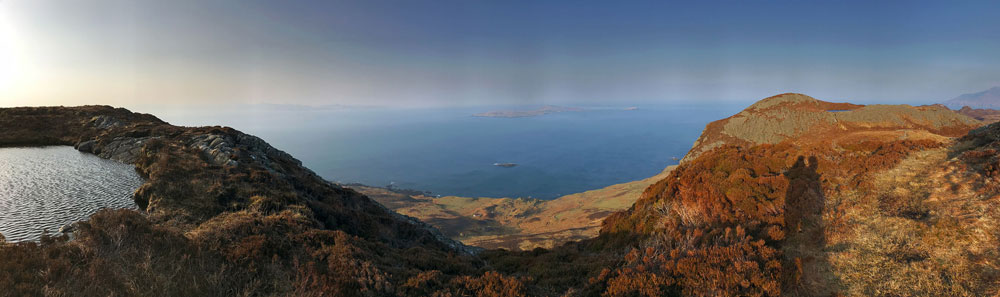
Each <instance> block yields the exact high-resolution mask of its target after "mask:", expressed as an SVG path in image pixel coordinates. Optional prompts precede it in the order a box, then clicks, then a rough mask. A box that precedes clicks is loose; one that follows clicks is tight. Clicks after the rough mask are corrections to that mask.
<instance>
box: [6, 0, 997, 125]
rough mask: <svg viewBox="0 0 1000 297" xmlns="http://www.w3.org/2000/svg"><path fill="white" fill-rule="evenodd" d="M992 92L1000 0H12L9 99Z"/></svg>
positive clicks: (618, 100) (648, 99)
mask: <svg viewBox="0 0 1000 297" xmlns="http://www.w3.org/2000/svg"><path fill="white" fill-rule="evenodd" d="M626 2H627V4H623V3H626ZM690 2H698V4H692V3H690ZM612 3H613V4H612ZM997 85H1000V1H986V2H981V3H973V2H964V3H960V2H956V1H935V2H927V3H921V2H914V1H899V2H895V1H857V2H852V1H788V2H783V1H732V2H728V1H683V2H676V3H667V1H655V2H634V1H600V2H596V1H595V2H589V1H523V2H522V1H468V0H456V1H444V0H436V1H410V0H400V1H377V0H359V1H344V2H341V1H245V0H241V1H179V0H170V1H136V0H123V1H114V0H108V1H90V0H76V1H69V0H66V1H46V0H0V105H3V106H11V105H53V104H61V105H79V104H112V105H126V106H129V105H137V104H175V103H176V104H199V103H222V104H230V103H295V104H310V105H313V104H347V105H403V106H426V105H432V106H444V105H479V104H538V103H550V104H612V105H613V104H629V103H652V102H682V101H706V100H726V101H743V100H755V99H760V98H763V97H766V96H769V95H773V94H777V93H782V92H802V93H806V94H810V95H812V96H814V97H817V98H820V99H827V100H852V101H860V102H914V103H923V102H933V101H942V100H944V99H949V98H952V97H955V96H957V95H959V94H961V93H970V92H976V91H981V90H985V89H987V88H989V87H992V86H997Z"/></svg>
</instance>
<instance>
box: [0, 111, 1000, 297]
mask: <svg viewBox="0 0 1000 297" xmlns="http://www.w3.org/2000/svg"><path fill="white" fill-rule="evenodd" d="M802 97H803V95H795V96H790V95H783V96H776V97H772V98H769V99H770V100H768V99H766V100H764V101H762V102H760V103H758V104H755V105H754V106H751V108H749V109H748V110H747V111H745V112H744V113H741V114H744V116H750V117H749V118H744V119H743V123H750V124H753V123H764V124H763V125H760V126H754V125H750V124H748V125H750V128H747V129H749V130H746V131H751V132H752V131H758V130H757V129H759V128H766V127H769V126H768V125H771V124H773V123H779V124H780V123H782V121H781V118H780V117H778V116H780V115H794V117H793V121H791V123H798V124H801V123H799V122H798V120H803V119H806V118H809V116H803V114H806V113H816V112H822V113H823V114H824V115H823V116H821V117H822V118H827V116H826V115H825V114H826V113H829V112H828V111H826V110H828V109H851V110H853V111H848V112H838V113H842V114H843V115H836V116H833V117H832V118H831V119H833V120H835V121H834V124H830V125H827V124H823V126H822V127H821V128H822V129H820V128H815V126H811V127H814V128H803V129H793V130H789V131H808V133H804V132H803V133H800V132H794V133H791V134H786V133H778V134H773V133H772V134H767V135H764V136H761V137H762V138H760V139H766V140H765V141H763V143H757V142H756V141H750V140H753V139H757V138H753V137H756V136H754V135H750V134H745V135H744V134H740V133H742V132H739V131H743V130H742V129H744V128H740V127H731V128H733V129H729V130H726V131H728V132H726V133H722V132H723V130H712V129H707V131H706V135H703V137H702V139H701V140H700V141H699V144H696V148H698V147H701V146H702V145H707V146H705V147H702V148H704V150H700V151H699V152H698V153H697V154H696V155H697V157H691V158H685V161H684V162H683V164H682V165H681V166H679V167H677V168H676V169H674V170H673V171H671V172H669V174H667V175H666V176H665V177H663V178H662V179H660V180H658V181H656V182H655V183H652V184H651V185H650V186H649V187H647V188H646V189H645V191H643V193H642V195H641V196H640V198H639V199H638V200H637V201H636V203H635V204H634V205H632V206H631V208H629V209H628V210H626V211H622V212H618V213H615V214H613V215H611V216H609V217H608V218H607V219H605V220H604V222H603V224H602V225H601V232H600V235H599V236H598V237H597V238H594V239H590V240H583V241H580V242H569V243H567V244H565V245H561V246H558V247H555V248H552V249H542V248H536V249H532V250H525V251H507V250H488V251H482V252H480V253H478V254H473V253H469V252H471V251H473V250H472V249H470V248H468V247H465V246H462V245H460V244H458V243H456V242H453V241H450V240H448V239H447V238H445V237H444V236H442V235H441V234H440V233H437V232H436V231H435V230H434V229H433V228H430V227H429V226H427V225H425V224H423V223H420V222H418V221H416V220H414V219H412V218H409V217H406V216H402V215H399V214H396V213H394V212H392V211H390V210H388V209H386V208H385V207H383V206H381V205H380V204H378V203H376V202H374V201H372V200H370V199H368V198H367V197H365V196H364V195H361V194H359V193H357V192H355V191H353V190H350V189H345V188H342V187H339V186H337V185H333V184H330V183H328V182H326V181H323V180H322V179H320V178H319V177H317V176H316V175H315V174H314V173H312V172H311V171H309V170H308V169H305V168H303V167H302V166H301V164H300V163H298V161H297V160H295V159H294V158H292V157H291V156H288V155H287V154H285V153H283V152H281V151H279V150H276V149H274V148H272V147H270V146H269V145H267V144H266V143H264V142H263V141H261V140H259V139H257V138H255V137H252V136H249V135H245V134H243V133H240V132H238V131H235V130H233V129H230V128H222V127H203V128H183V127H174V126H170V125H168V124H166V123H163V122H161V121H159V120H157V119H155V118H154V117H152V116H148V115H134V114H131V113H128V112H127V111H123V110H118V109H112V108H108V107H80V108H19V109H0V127H2V128H3V129H2V130H0V131H2V132H0V144H2V145H28V144H31V145H41V144H65V145H77V146H78V147H80V149H81V150H84V151H88V152H93V153H95V154H99V155H101V156H104V157H108V158H114V159H120V160H129V162H131V163H133V164H135V165H136V166H137V170H139V171H140V172H141V173H142V174H143V175H144V176H145V177H147V179H148V180H147V183H146V184H145V185H143V186H142V188H140V189H139V190H138V191H137V193H136V200H137V203H138V204H139V205H140V206H142V208H143V212H136V211H129V210H114V211H112V210H105V211H101V212H99V213H98V214H95V215H94V216H92V217H91V218H90V219H89V220H87V221H84V222H81V223H79V224H78V228H77V231H75V232H74V233H73V234H71V235H72V236H57V237H45V238H43V240H41V242H38V243H32V242H23V243H15V244H10V243H0V288H4V289H5V290H0V296H237V295H238V296H689V295H694V296H775V295H790V296H800V295H809V296H833V295H852V296H988V295H996V294H998V293H1000V273H998V271H1000V262H998V261H997V259H1000V251H998V250H997V249H996V247H997V246H1000V240H998V239H1000V231H997V228H996V226H998V225H1000V222H998V221H997V220H998V218H1000V205H998V204H1000V186H996V185H997V184H1000V183H998V181H997V180H996V179H997V178H1000V177H998V175H1000V159H998V157H997V155H996V152H998V151H1000V124H998V125H992V126H988V127H984V128H980V129H976V130H974V131H972V132H968V130H969V129H972V127H973V126H974V125H973V124H972V123H973V122H970V121H969V119H968V118H967V117H964V116H960V115H957V116H956V115H954V114H946V113H944V112H945V111H942V110H939V109H937V108H936V107H908V106H903V107H892V106H874V107H872V106H866V107H860V106H857V105H850V104H832V105H831V104H830V103H825V102H822V101H818V100H815V99H811V98H808V99H809V100H803V98H802ZM806 98H807V97H806ZM810 100H813V101H810ZM949 112H950V111H949ZM878 114H882V115H881V116H878V117H876V116H877V115H878ZM754 116H767V117H770V118H769V119H756V118H753V117H754ZM731 119H732V118H731ZM820 122H821V123H828V122H825V120H820ZM810 123H813V122H808V123H806V124H810ZM786 124H787V123H786ZM720 125H721V126H720ZM720 125H717V126H718V127H724V126H726V125H727V123H723V124H720ZM712 127H716V126H713V125H709V128H712ZM720 129H721V128H720ZM734 129H735V130H734ZM713 131H714V132H718V133H720V134H710V133H709V132H713ZM734 131H735V132H734ZM781 131H783V130H781ZM714 132H713V133H714ZM730 132H732V133H730ZM737 132H739V133H737ZM967 132H968V133H967ZM727 133H729V134H727ZM966 133H967V134H968V135H967V136H965V137H963V138H961V139H958V140H957V141H956V140H954V139H952V138H950V137H953V136H960V135H965V134H966ZM720 135H721V136H720ZM734 135H735V136H734ZM741 135H743V136H741ZM768 135H769V136H768ZM750 136H753V137H750ZM758 136H760V135H758ZM741 137H742V138H741ZM772 138H773V139H772ZM709 146H710V147H709ZM408 196H409V197H402V198H400V199H404V198H405V199H416V198H414V196H412V195H408ZM447 201H448V200H442V201H441V202H442V203H444V202H447ZM461 201H464V202H468V201H465V200H461ZM567 201H569V200H567ZM483 202H490V201H483ZM493 202H495V201H493ZM393 203H404V204H405V203H410V201H403V200H399V201H395V202H393ZM491 203H492V202H491ZM387 204H390V205H391V203H387ZM567 205H570V206H569V207H568V208H572V205H575V204H572V203H571V204H567ZM481 206H482V207H476V208H472V211H471V212H470V214H472V213H478V214H484V215H486V217H490V218H492V219H497V218H503V216H504V213H506V212H497V211H496V210H497V209H500V208H502V207H505V206H504V205H502V203H493V204H490V205H481ZM446 210H449V211H453V210H450V209H446ZM605 211H606V210H605ZM463 215H465V214H463ZM592 215H593V213H585V215H584V216H580V218H586V219H592V218H591V216H592ZM525 217H527V215H526V216H525ZM69 237H73V239H72V240H70V239H69ZM0 242H2V240H0Z"/></svg>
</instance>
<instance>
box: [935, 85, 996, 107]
mask: <svg viewBox="0 0 1000 297" xmlns="http://www.w3.org/2000/svg"><path fill="white" fill-rule="evenodd" d="M945 105H948V106H950V107H953V108H959V107H962V106H969V107H972V108H1000V87H992V88H990V89H989V90H986V91H982V92H978V93H970V94H962V95H960V96H958V97H955V98H952V99H951V100H948V101H946V102H945Z"/></svg>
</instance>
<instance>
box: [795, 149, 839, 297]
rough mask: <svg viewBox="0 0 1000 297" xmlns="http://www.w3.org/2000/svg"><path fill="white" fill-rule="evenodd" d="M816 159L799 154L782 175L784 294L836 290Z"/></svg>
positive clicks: (817, 292) (825, 294) (812, 294)
mask: <svg viewBox="0 0 1000 297" xmlns="http://www.w3.org/2000/svg"><path fill="white" fill-rule="evenodd" d="M818 165H819V160H817V158H816V157H815V156H811V157H809V159H808V162H807V161H806V158H805V157H804V156H799V158H798V160H797V161H796V162H795V164H794V165H792V168H790V169H789V170H788V171H787V172H785V178H787V179H788V192H787V193H786V195H785V232H786V235H787V236H786V238H785V242H784V243H783V244H782V251H783V252H784V263H783V265H782V266H783V268H784V272H783V274H784V275H783V276H782V292H783V295H784V296H830V295H831V294H832V293H833V291H835V290H836V284H835V283H833V282H835V279H836V278H835V277H833V274H832V271H831V267H830V263H829V259H828V258H827V256H826V253H824V251H823V247H824V246H826V234H825V232H824V225H825V224H824V222H823V211H824V207H825V204H826V197H824V196H823V187H822V183H821V182H820V174H819V173H818V172H817V171H816V168H817V166H818Z"/></svg>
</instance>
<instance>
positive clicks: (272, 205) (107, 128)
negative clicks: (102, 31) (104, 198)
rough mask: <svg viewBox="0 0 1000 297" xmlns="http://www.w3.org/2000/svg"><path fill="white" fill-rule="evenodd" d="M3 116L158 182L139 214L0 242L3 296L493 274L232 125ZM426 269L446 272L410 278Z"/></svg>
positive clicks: (412, 290) (355, 289) (314, 289)
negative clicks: (34, 238) (36, 238)
mask: <svg viewBox="0 0 1000 297" xmlns="http://www.w3.org/2000/svg"><path fill="white" fill-rule="evenodd" d="M0 127H2V129H0V145H4V146H13V145H18V146H24V145H74V146H76V147H77V148H78V149H79V150H81V151H84V152H90V153H94V154H96V155H98V156H101V157H104V158H109V159H113V160H118V161H122V162H126V163H130V164H134V165H135V166H136V170H137V171H138V172H139V173H140V174H141V175H142V176H143V177H144V178H145V179H146V183H145V184H144V185H143V186H142V187H140V188H139V189H138V190H137V191H136V193H135V200H136V203H137V204H138V205H139V207H140V208H141V209H142V211H141V212H136V211H132V210H104V211H100V212H98V213H97V214H95V215H93V216H92V217H91V218H90V219H89V220H87V221H83V222H79V223H77V224H75V225H74V226H73V227H72V228H70V230H72V231H70V232H68V233H67V234H63V235H58V236H54V237H46V238H43V239H42V241H41V242H40V244H36V243H33V242H23V243H17V244H3V243H0V287H2V288H5V289H4V290H3V292H0V296H43V295H44V296H53V295H56V296H60V295H61V296H67V295H72V296H234V295H246V296H250V295H253V296H265V295H296V296H318V295H320V293H324V292H325V294H333V295H356V294H363V295H413V294H424V293H419V292H424V291H425V290H429V291H428V292H433V291H441V292H451V291H453V290H461V291H465V290H467V289H466V288H465V286H466V285H467V284H469V283H470V282H477V281H485V280H481V279H480V278H479V277H480V276H483V275H484V274H483V273H484V272H485V270H482V269H481V262H480V261H477V260H476V258H475V257H474V256H473V255H472V253H473V252H475V251H476V249H473V248H469V247H466V246H464V245H462V244H460V243H458V242H455V241H452V240H450V239H448V238H447V237H444V236H442V235H441V234H440V232H438V231H437V230H436V229H434V228H432V227H430V226H428V225H426V224H424V223H422V222H419V221H417V220H415V219H413V218H409V217H405V216H402V215H399V214H397V213H395V212H392V211H390V210H388V209H386V208H384V207H382V206H381V205H380V204H378V203H376V202H374V201H372V200H371V199H368V198H367V197H365V196H364V195H361V194H359V193H357V192H355V191H353V190H350V189H345V188H342V187H339V186H337V185H334V184H331V183H329V182H326V181H324V180H323V179H321V178H319V177H318V176H317V175H316V174H315V173H313V172H312V171H310V170H309V169H306V168H304V167H302V166H301V163H300V162H299V161H298V160H296V159H295V158H293V157H291V156H290V155H288V154H286V153H284V152H282V151H280V150H278V149H275V148H273V147H271V146H270V145H268V144H267V143H266V142H264V141H263V140H261V139H259V138H257V137H254V136H251V135H247V134H244V133H241V132H239V131H236V130H234V129H231V128H223V127H195V128H190V127H177V126H172V125H169V124H167V123H165V122H163V121H160V120H159V119H157V118H156V117H154V116H151V115H145V114H136V113H131V112H129V111H127V110H125V109H120V108H118V109H115V108H111V107H105V106H85V107H65V108H64V107H51V108H46V107H42V108H7V109H0ZM71 239H72V240H71ZM413 253H419V254H421V257H419V258H414V257H412V256H410V255H412V254H413ZM428 274H430V275H435V276H434V277H433V279H435V280H438V281H440V283H433V284H427V285H420V284H419V283H418V284H415V285H412V286H408V287H407V286H402V284H406V283H407V281H408V280H410V279H413V278H416V279H418V280H419V279H426V278H428V277H429V276H428ZM459 275H467V277H466V276H463V277H458V276H459ZM490 277H493V279H496V278H497V277H500V280H504V279H505V278H504V277H502V276H495V275H491V276H490ZM137 284H143V285H137Z"/></svg>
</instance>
